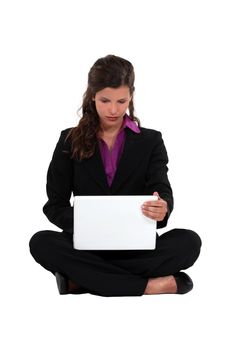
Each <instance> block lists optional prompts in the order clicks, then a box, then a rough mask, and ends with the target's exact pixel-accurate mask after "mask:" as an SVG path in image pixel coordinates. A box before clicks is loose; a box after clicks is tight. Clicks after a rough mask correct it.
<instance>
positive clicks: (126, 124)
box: [120, 114, 141, 134]
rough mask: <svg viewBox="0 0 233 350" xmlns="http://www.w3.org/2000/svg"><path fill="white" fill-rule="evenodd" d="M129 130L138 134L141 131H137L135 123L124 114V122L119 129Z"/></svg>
mask: <svg viewBox="0 0 233 350" xmlns="http://www.w3.org/2000/svg"><path fill="white" fill-rule="evenodd" d="M126 127H127V128H129V129H130V130H132V131H133V132H135V133H137V134H139V133H140V132H141V131H140V129H139V127H138V126H137V124H136V123H135V121H133V120H132V119H131V118H130V117H129V116H128V114H125V116H124V121H123V123H122V126H121V129H120V130H122V129H125V128H126Z"/></svg>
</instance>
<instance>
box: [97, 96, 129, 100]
mask: <svg viewBox="0 0 233 350" xmlns="http://www.w3.org/2000/svg"><path fill="white" fill-rule="evenodd" d="M100 98H104V99H105V100H108V101H110V100H109V98H107V97H105V96H100ZM127 99H128V97H122V98H119V100H118V101H121V100H127Z"/></svg>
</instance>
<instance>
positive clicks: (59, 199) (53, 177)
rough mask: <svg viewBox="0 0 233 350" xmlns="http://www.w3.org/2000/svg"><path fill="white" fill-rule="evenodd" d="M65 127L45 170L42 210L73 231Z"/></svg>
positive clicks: (51, 220)
mask: <svg viewBox="0 0 233 350" xmlns="http://www.w3.org/2000/svg"><path fill="white" fill-rule="evenodd" d="M67 131H68V130H67V129H66V130H63V131H62V132H61V135H60V138H59V140H58V142H57V145H56V148H55V150H54V152H53V156H52V160H51V162H50V165H49V168H48V172H47V184H46V191H47V196H48V201H47V202H46V204H45V205H44V207H43V212H44V214H45V215H46V216H47V218H48V220H49V221H50V222H52V223H53V224H54V225H56V226H58V227H59V228H61V229H62V230H64V231H66V232H70V233H72V232H73V207H71V205H70V197H71V193H72V177H73V173H72V160H71V159H70V149H69V147H68V144H67V143H66V144H65V142H64V141H65V137H66V135H67Z"/></svg>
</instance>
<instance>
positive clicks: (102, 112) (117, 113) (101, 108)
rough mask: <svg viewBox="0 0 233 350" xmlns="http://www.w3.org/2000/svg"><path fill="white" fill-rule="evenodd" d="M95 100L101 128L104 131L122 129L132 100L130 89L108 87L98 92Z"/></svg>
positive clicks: (126, 87)
mask: <svg viewBox="0 0 233 350" xmlns="http://www.w3.org/2000/svg"><path fill="white" fill-rule="evenodd" d="M93 100H94V101H95V106H96V110H97V113H98V115H99V118H100V125H101V127H102V128H104V129H108V128H111V129H114V128H116V129H117V128H120V127H121V124H122V122H123V117H124V115H125V113H126V110H127V108H128V106H129V102H130V100H131V96H130V92H129V87H128V86H120V87H118V88H110V87H107V88H105V89H103V90H100V91H98V92H97V93H96V95H95V97H94V98H93Z"/></svg>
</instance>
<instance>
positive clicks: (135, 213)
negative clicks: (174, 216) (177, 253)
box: [73, 195, 158, 250]
mask: <svg viewBox="0 0 233 350" xmlns="http://www.w3.org/2000/svg"><path fill="white" fill-rule="evenodd" d="M157 199H158V198H157V196H153V195H142V196H138V195H137V196H110V195H107V196H75V197H74V234H73V243H74V248H75V249H80V250H136V249H143V250H144V249H155V245H156V227H157V225H156V221H155V220H152V219H151V218H148V217H146V216H145V215H144V214H143V213H142V210H141V205H142V204H143V203H144V202H145V201H149V200H157Z"/></svg>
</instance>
